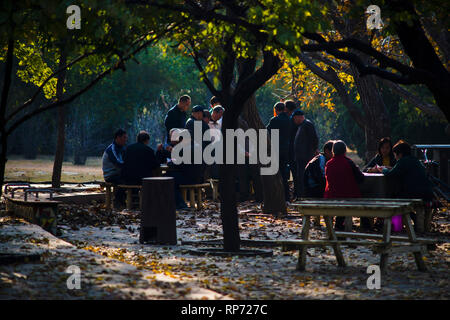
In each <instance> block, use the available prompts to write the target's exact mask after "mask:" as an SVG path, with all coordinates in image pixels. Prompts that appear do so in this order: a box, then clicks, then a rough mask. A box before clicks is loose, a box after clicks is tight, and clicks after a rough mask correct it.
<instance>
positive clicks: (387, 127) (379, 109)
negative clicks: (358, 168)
mask: <svg viewBox="0 0 450 320" xmlns="http://www.w3.org/2000/svg"><path fill="white" fill-rule="evenodd" d="M351 70H352V73H353V78H354V79H355V85H356V89H357V90H358V93H359V96H360V97H361V104H362V106H363V109H364V116H365V129H364V132H365V140H366V148H367V150H366V154H365V160H366V161H368V160H369V159H371V158H372V157H373V156H374V155H375V154H376V153H377V150H378V141H379V140H380V139H381V138H383V137H389V136H390V135H391V123H390V119H389V114H388V111H387V108H386V105H385V103H384V101H383V97H382V96H381V92H380V90H379V89H378V87H377V83H376V80H375V77H374V76H371V75H368V76H364V77H360V76H359V72H358V70H357V69H356V67H354V66H351Z"/></svg>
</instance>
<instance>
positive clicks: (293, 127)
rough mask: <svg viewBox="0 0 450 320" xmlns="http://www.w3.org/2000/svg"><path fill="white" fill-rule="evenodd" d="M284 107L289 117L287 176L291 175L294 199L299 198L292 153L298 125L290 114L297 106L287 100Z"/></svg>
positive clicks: (293, 154) (295, 163)
mask: <svg viewBox="0 0 450 320" xmlns="http://www.w3.org/2000/svg"><path fill="white" fill-rule="evenodd" d="M284 104H285V105H286V113H287V115H288V116H289V126H290V127H289V172H288V176H290V174H291V173H292V180H293V181H294V199H295V198H300V193H299V187H298V177H297V162H295V153H294V140H295V134H296V133H297V129H298V125H296V124H295V122H294V119H293V117H292V114H293V113H294V111H295V109H297V105H296V104H295V102H294V101H292V100H287V101H286V102H285V103H284Z"/></svg>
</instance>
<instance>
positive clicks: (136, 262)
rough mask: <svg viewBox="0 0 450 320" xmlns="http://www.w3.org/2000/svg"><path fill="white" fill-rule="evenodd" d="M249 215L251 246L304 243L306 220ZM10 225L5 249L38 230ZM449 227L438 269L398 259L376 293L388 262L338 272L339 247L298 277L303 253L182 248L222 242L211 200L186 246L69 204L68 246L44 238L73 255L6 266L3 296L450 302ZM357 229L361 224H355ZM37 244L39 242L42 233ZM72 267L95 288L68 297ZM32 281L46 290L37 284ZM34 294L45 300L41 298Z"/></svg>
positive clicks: (64, 214) (245, 228) (362, 254)
mask: <svg viewBox="0 0 450 320" xmlns="http://www.w3.org/2000/svg"><path fill="white" fill-rule="evenodd" d="M239 209H240V229H241V239H262V240H267V239H298V238H299V237H300V231H301V218H289V219H275V218H273V217H271V216H264V215H255V214H260V209H259V207H258V206H257V205H255V204H253V203H243V204H241V206H240V208H239ZM291 214H294V212H291ZM2 219H3V220H4V221H3V222H2V224H0V225H1V227H0V230H2V232H1V235H2V236H1V237H0V243H3V244H2V246H3V247H5V245H6V246H7V247H9V248H13V249H14V246H12V245H11V241H12V240H11V239H4V236H3V235H4V234H8V233H10V234H11V232H13V234H14V232H16V233H19V234H23V233H24V230H23V228H25V229H26V228H33V230H34V229H36V228H38V227H36V226H32V225H14V224H11V219H9V220H8V219H7V218H2ZM449 220H450V218H449V215H448V212H447V211H446V210H442V211H440V212H439V214H438V215H436V216H435V220H434V221H433V228H434V230H435V232H433V233H432V234H429V235H427V237H433V238H439V240H440V243H439V244H438V245H437V247H436V248H435V250H432V251H429V252H428V254H427V255H426V256H425V258H424V259H425V260H426V264H427V266H428V267H429V269H430V271H428V272H425V273H423V272H419V271H417V269H416V265H415V262H414V258H413V256H412V254H399V255H395V256H391V257H390V264H389V272H388V274H387V275H385V276H382V278H381V289H379V290H376V289H374V290H370V289H368V288H367V286H366V282H367V278H368V276H369V275H368V274H367V273H366V270H367V267H368V266H369V265H373V264H379V256H378V255H375V254H374V253H372V251H371V250H370V249H369V248H366V247H358V248H348V247H344V248H343V252H344V256H345V259H346V261H347V264H348V267H346V268H344V269H342V268H338V267H337V266H336V265H335V257H334V254H333V251H332V249H331V248H310V249H308V256H307V261H308V262H307V270H306V272H299V271H296V270H295V266H296V262H297V255H298V253H297V252H296V251H289V252H282V251H281V249H280V248H262V249H265V250H272V251H273V255H272V256H271V257H237V256H235V257H215V256H198V255H193V254H191V253H189V249H190V248H192V246H191V245H182V244H181V241H187V240H208V239H218V238H221V237H222V229H221V221H220V215H219V208H218V205H217V204H215V203H211V202H208V203H207V208H206V209H205V210H202V211H200V212H190V211H181V212H177V237H178V240H179V241H178V243H179V244H178V245H177V246H155V245H141V244H139V241H138V239H139V212H138V211H130V212H128V211H126V210H125V211H122V212H116V211H113V212H111V213H110V212H107V211H106V210H105V209H103V208H102V206H100V205H94V206H68V205H65V206H62V207H61V210H60V219H59V221H60V222H59V232H60V235H59V238H60V239H62V240H64V241H62V240H60V239H58V238H55V237H52V236H51V235H50V236H49V234H48V233H45V232H44V231H41V232H42V234H43V235H42V237H43V238H50V239H51V241H50V242H55V243H57V242H58V241H61V242H62V243H64V244H65V245H69V246H70V250H69V249H68V250H63V251H62V252H59V251H58V250H56V249H53V247H52V248H50V250H48V251H49V252H50V254H48V255H49V257H46V258H44V262H41V263H29V264H25V265H17V266H0V284H2V285H1V289H0V298H16V297H22V298H26V297H30V298H33V297H34V298H41V297H44V296H43V295H45V297H49V298H68V297H69V298H80V297H82V298H128V299H129V298H135V299H202V298H203V299H220V298H233V299H449V298H450V290H449V289H450V281H449V279H448V272H449V262H450V256H449V249H450V243H449V241H448V240H449V238H450V237H449V235H450V233H449V231H450V221H449ZM8 221H9V222H8ZM357 222H358V220H357V219H355V224H357ZM322 224H323V221H322ZM6 230H8V232H6V233H5V231H6ZM41 230H42V229H41ZM324 231H325V229H324V226H321V227H316V228H314V229H313V230H312V231H311V238H313V239H317V238H319V237H324V236H325V232H324ZM437 231H438V232H437ZM32 236H33V237H34V238H38V239H39V237H37V236H36V235H35V231H33V233H32ZM2 237H3V238H2ZM16 237H17V236H16ZM14 241H15V243H17V244H16V246H18V247H16V249H18V250H19V249H20V250H24V249H23V248H21V247H20V246H19V244H20V243H23V240H21V241H20V240H18V239H15V240H14ZM39 241H41V240H35V241H34V243H33V242H31V243H30V241H29V240H26V241H25V243H26V246H31V247H33V248H35V249H36V246H40V247H41V248H40V249H44V248H45V246H48V244H45V243H43V244H42V243H39ZM69 243H70V244H72V246H71V245H70V244H69ZM202 247H204V245H202ZM260 249H261V248H260ZM71 264H78V265H80V264H81V266H82V273H83V274H86V275H87V276H86V277H84V278H83V281H86V283H85V286H83V289H82V290H78V291H77V290H74V291H71V290H67V289H66V286H65V279H67V277H68V274H67V273H65V268H66V267H67V266H68V265H71ZM83 268H84V269H83ZM30 270H31V271H30ZM83 270H84V271H83ZM118 270H119V271H118ZM125 270H126V271H125ZM121 271H122V272H121ZM23 276H25V277H26V278H23ZM61 281H62V282H61ZM32 282H33V283H36V284H39V285H44V288H43V289H42V288H41V289H39V285H36V286H34V285H33V286H32V285H31V284H30V283H32ZM5 283H6V284H8V283H9V287H4V286H3V284H5ZM17 283H20V284H21V285H16V284H17ZM51 288H55V289H54V290H53V289H51ZM202 290H203V291H202ZM33 292H34V293H36V294H38V295H36V294H35V295H32V294H31V293H33Z"/></svg>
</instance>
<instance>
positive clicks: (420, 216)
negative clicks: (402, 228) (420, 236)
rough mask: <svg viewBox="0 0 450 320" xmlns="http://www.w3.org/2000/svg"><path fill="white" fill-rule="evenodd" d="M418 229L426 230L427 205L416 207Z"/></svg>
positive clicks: (419, 230) (418, 230)
mask: <svg viewBox="0 0 450 320" xmlns="http://www.w3.org/2000/svg"><path fill="white" fill-rule="evenodd" d="M416 230H417V232H424V231H425V207H424V206H420V207H417V208H416Z"/></svg>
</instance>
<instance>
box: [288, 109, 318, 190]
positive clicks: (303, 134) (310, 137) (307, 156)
mask: <svg viewBox="0 0 450 320" xmlns="http://www.w3.org/2000/svg"><path fill="white" fill-rule="evenodd" d="M292 118H293V120H294V123H295V124H296V125H298V129H297V133H296V134H295V139H294V155H295V161H296V162H297V179H298V189H299V190H298V191H299V195H300V196H301V197H304V196H305V195H304V188H305V187H304V182H303V180H304V173H305V167H306V165H307V163H308V162H309V161H310V160H311V159H312V158H313V157H314V155H316V154H317V153H319V151H318V145H319V138H318V136H317V132H316V128H315V127H314V124H313V123H312V122H311V121H309V120H308V119H305V114H304V113H303V111H301V110H296V111H294V113H292Z"/></svg>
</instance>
